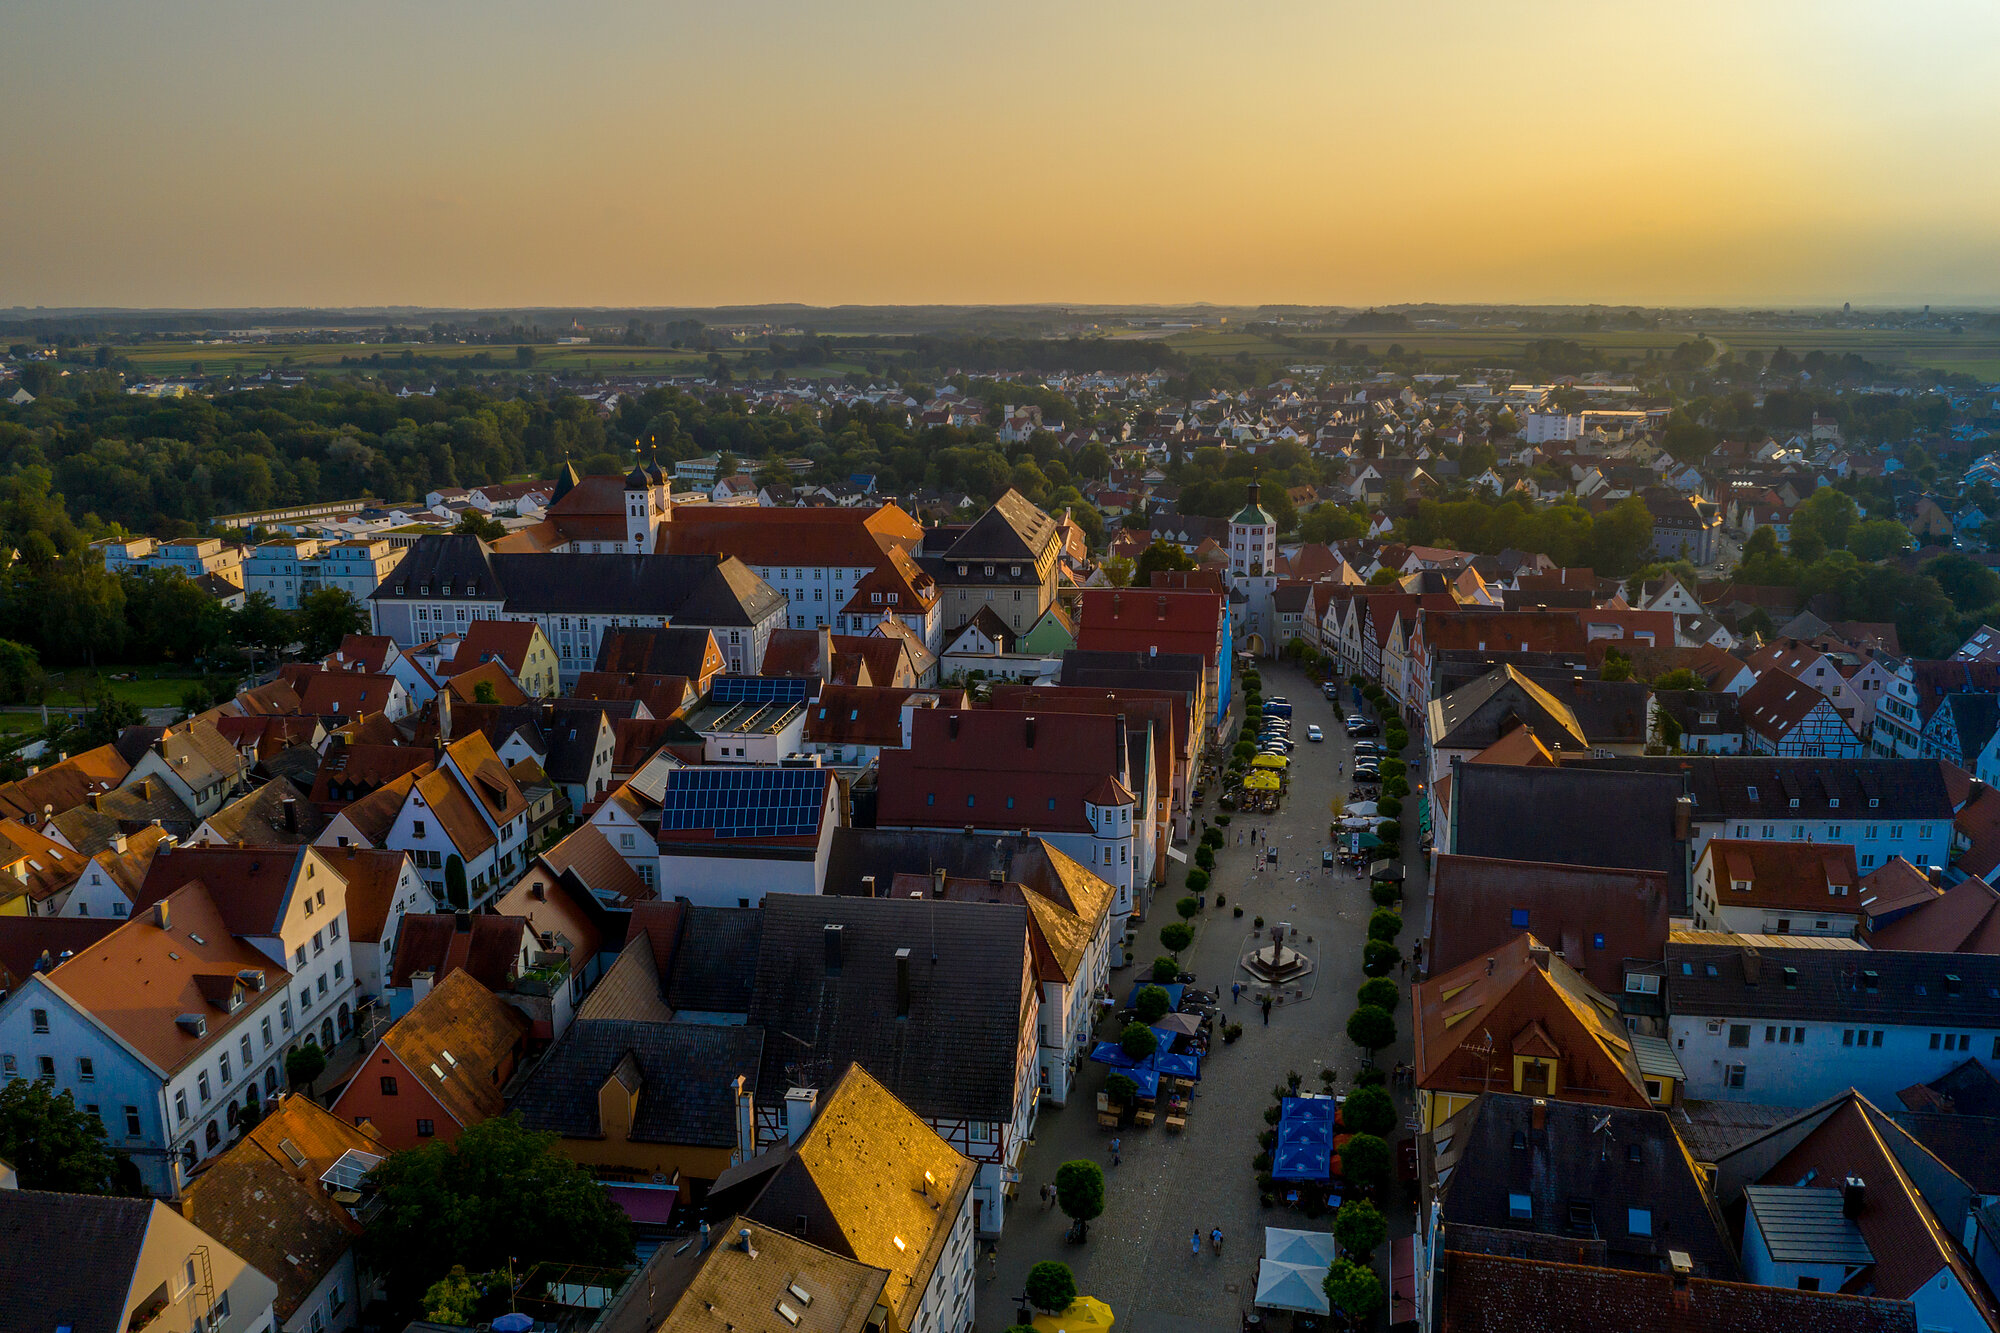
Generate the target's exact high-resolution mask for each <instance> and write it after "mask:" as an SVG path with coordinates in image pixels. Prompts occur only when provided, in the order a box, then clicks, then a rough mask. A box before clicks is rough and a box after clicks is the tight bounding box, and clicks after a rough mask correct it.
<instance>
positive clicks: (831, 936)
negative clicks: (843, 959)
mask: <svg viewBox="0 0 2000 1333" xmlns="http://www.w3.org/2000/svg"><path fill="white" fill-rule="evenodd" d="M840 930H841V928H840V927H839V926H838V925H835V924H833V923H832V922H829V923H827V925H826V927H825V929H823V930H821V931H820V937H821V938H822V939H823V940H825V942H826V974H827V975H828V976H830V977H837V976H839V975H840Z"/></svg>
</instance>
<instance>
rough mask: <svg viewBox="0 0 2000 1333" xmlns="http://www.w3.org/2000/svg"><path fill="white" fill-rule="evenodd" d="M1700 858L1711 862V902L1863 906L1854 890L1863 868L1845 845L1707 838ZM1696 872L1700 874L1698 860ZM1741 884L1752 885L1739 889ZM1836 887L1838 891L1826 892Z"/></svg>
mask: <svg viewBox="0 0 2000 1333" xmlns="http://www.w3.org/2000/svg"><path fill="white" fill-rule="evenodd" d="M1701 859H1702V861H1704V862H1708V863H1711V864H1712V866H1713V880H1712V882H1713V884H1714V885H1715V901H1716V902H1717V903H1718V904H1720V905H1721V906H1723V907H1732V906H1743V907H1784V908H1790V909H1793V910H1795V911H1821V912H1857V913H1858V912H1860V911H1861V910H1862V909H1861V898H1860V895H1859V893H1858V891H1857V886H1858V885H1859V884H1860V882H1861V872H1860V871H1859V870H1858V869H1856V867H1855V864H1854V848H1853V847H1852V846H1851V845H1849V844H1847V843H1831V842H1828V843H1812V842H1776V841H1773V842H1764V841H1759V840H1755V839H1748V840H1744V841H1738V840H1736V839H1734V838H1710V839H1709V840H1708V844H1707V846H1705V847H1703V848H1702V852H1701ZM1696 870H1697V873H1699V870H1700V865H1699V863H1698V864H1697V866H1696ZM1740 883H1747V884H1748V885H1749V886H1750V887H1749V888H1748V889H1747V890H1744V889H1738V888H1737V887H1736V886H1737V885H1738V884H1740ZM1834 888H1837V889H1839V890H1841V892H1839V893H1837V894H1836V893H1832V892H1830V891H1829V890H1830V889H1834Z"/></svg>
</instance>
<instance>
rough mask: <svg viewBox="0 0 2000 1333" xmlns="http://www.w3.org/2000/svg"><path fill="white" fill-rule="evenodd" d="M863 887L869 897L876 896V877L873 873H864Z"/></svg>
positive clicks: (862, 878)
mask: <svg viewBox="0 0 2000 1333" xmlns="http://www.w3.org/2000/svg"><path fill="white" fill-rule="evenodd" d="M861 889H862V892H863V893H864V894H865V895H866V896H867V897H870V898H873V897H874V896H875V877H874V876H873V875H863V876H862V877H861Z"/></svg>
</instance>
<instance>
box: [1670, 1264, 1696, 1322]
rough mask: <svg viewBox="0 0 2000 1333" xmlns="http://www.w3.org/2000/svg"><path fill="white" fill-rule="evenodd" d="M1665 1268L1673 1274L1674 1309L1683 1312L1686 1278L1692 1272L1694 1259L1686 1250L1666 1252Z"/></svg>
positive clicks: (1685, 1306)
mask: <svg viewBox="0 0 2000 1333" xmlns="http://www.w3.org/2000/svg"><path fill="white" fill-rule="evenodd" d="M1667 1267H1668V1268H1669V1269H1671V1270H1672V1272H1673V1283H1674V1308H1675V1309H1676V1310H1680V1311H1683V1312H1685V1311H1686V1310H1687V1308H1688V1304H1689V1297H1688V1277H1689V1275H1690V1274H1692V1273H1693V1272H1694V1258H1693V1256H1691V1255H1690V1254H1688V1252H1687V1251H1686V1250H1668V1251H1667Z"/></svg>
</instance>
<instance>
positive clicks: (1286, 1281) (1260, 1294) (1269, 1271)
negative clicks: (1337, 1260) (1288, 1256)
mask: <svg viewBox="0 0 2000 1333" xmlns="http://www.w3.org/2000/svg"><path fill="white" fill-rule="evenodd" d="M1329 1267H1330V1265H1329ZM1327 1271H1328V1269H1327V1268H1310V1267H1307V1266H1306V1265H1305V1264H1282V1263H1278V1262H1277V1261H1276V1260H1272V1259H1259V1260H1258V1261H1257V1304H1259V1305H1261V1306H1264V1307H1265V1308H1266V1309H1271V1310H1298V1311H1301V1312H1303V1313H1305V1314H1330V1313H1332V1306H1330V1305H1329V1304H1328V1303H1327V1299H1326V1275H1327Z"/></svg>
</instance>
